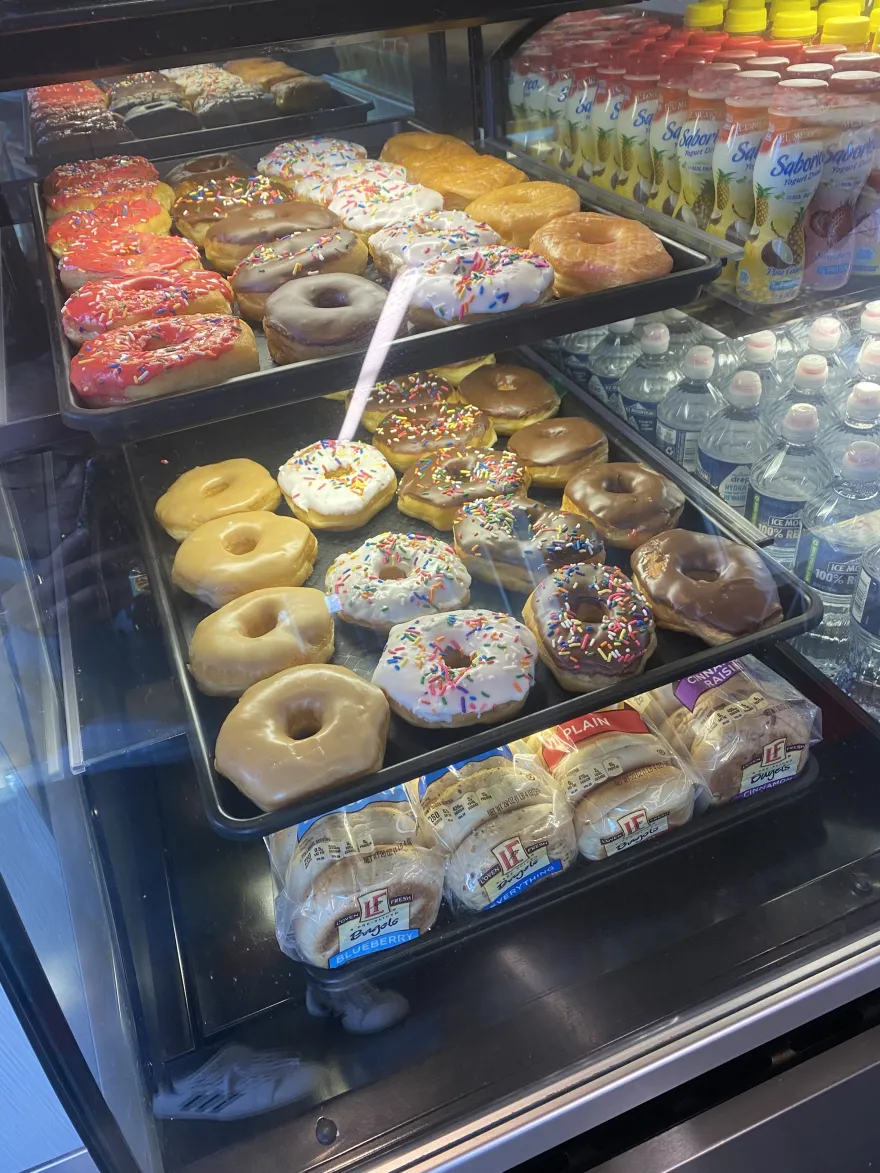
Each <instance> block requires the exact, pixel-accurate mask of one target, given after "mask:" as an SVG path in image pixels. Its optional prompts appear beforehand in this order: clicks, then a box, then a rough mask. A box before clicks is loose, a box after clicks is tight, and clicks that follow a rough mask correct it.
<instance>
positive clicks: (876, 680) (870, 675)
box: [836, 535, 880, 720]
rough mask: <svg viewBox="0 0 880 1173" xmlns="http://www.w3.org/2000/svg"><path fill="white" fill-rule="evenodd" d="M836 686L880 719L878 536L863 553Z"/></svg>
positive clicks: (879, 576) (879, 574) (879, 557)
mask: <svg viewBox="0 0 880 1173" xmlns="http://www.w3.org/2000/svg"><path fill="white" fill-rule="evenodd" d="M836 683H837V685H838V687H840V688H842V689H843V691H844V692H845V693H847V694H848V695H849V696H851V697H852V698H853V700H854V701H857V702H858V704H860V705H861V707H862V708H863V709H867V711H868V712H869V713H871V715H872V716H874V717H876V718H878V720H880V537H878V535H875V537H874V544H873V545H871V546H870V547H869V548H868V550H867V551H866V552H865V556H864V558H863V559H862V564H861V567H860V568H859V575H858V578H857V579H856V588H855V591H854V592H853V597H852V606H851V608H850V620H849V643H848V645H847V651H846V661H845V662H844V664H843V667H842V668H841V669H840V671H839V672H838V674H837V678H836Z"/></svg>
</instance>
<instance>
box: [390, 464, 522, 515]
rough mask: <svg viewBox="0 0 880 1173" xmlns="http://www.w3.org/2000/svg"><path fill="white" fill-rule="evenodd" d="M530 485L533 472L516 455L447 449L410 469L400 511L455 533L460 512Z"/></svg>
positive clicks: (402, 489) (399, 501)
mask: <svg viewBox="0 0 880 1173" xmlns="http://www.w3.org/2000/svg"><path fill="white" fill-rule="evenodd" d="M528 487H529V474H528V472H527V471H526V470H525V469H524V468H523V466H522V465H521V464H520V462H519V461H518V460H517V458H516V457H515V456H514V455H513V453H512V452H496V450H495V449H494V448H462V447H458V448H446V449H444V451H442V452H437V453H435V455H434V456H423V457H422V459H421V460H417V461H416V463H415V464H414V465H412V467H411V468H408V469H407V470H406V472H405V473H404V474H403V476H402V477H401V480H400V492H399V493H398V497H397V508H398V509H399V510H400V512H401V513H406V514H408V516H410V517H417V518H418V519H419V520H420V521H426V522H428V524H429V525H432V526H433V527H434V529H439V530H451V529H452V523H453V522H454V521H455V515H456V513H458V511H459V509H460V508H461V507H462V505H467V504H468V502H469V501H478V500H479V499H480V498H481V497H501V496H504V495H505V494H509V493H523V492H525V490H526V489H527V488H528Z"/></svg>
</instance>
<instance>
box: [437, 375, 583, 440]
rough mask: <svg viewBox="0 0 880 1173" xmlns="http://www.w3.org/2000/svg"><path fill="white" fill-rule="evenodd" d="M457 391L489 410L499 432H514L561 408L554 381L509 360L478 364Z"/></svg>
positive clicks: (549, 415) (478, 405)
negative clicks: (480, 365) (507, 361)
mask: <svg viewBox="0 0 880 1173" xmlns="http://www.w3.org/2000/svg"><path fill="white" fill-rule="evenodd" d="M458 393H459V395H460V397H461V398H462V399H463V400H464V402H465V403H470V404H471V405H472V406H473V407H476V408H479V410H480V411H484V412H485V413H486V415H487V416H488V417H489V418H490V419H491V421H492V423H493V424H494V426H495V431H496V432H497V433H498V435H499V436H511V435H513V434H514V433H515V432H518V431H519V430H520V429H521V428H525V427H527V426H528V425H529V424H534V423H537V422H538V421H539V420H545V419H549V418H550V417H551V416H554V415H556V413H557V412H558V411H559V404H560V399H559V396H558V395H557V394H556V391H555V390H554V389H553V386H552V384H550V383H548V382H547V380H546V379H544V378H542V377H541V376H540V375H539V374H538V372H537V371H532V370H529V368H528V367H515V366H511V365H509V364H507V363H498V364H497V366H490V367H478V368H477V369H476V370H475V371H473V372H472V373H471V374H469V375H468V376H467V377H466V378H464V379H462V381H461V383H460V384H459V387H458Z"/></svg>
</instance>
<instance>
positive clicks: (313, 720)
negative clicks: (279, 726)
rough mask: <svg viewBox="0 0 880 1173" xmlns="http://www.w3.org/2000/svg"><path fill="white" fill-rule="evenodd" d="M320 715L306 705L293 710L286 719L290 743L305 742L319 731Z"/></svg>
mask: <svg viewBox="0 0 880 1173" xmlns="http://www.w3.org/2000/svg"><path fill="white" fill-rule="evenodd" d="M321 725H322V721H321V715H320V713H318V712H317V711H316V710H315V709H313V708H311V707H310V706H308V705H303V706H302V707H300V708H297V709H294V710H293V712H292V713H290V715H289V716H288V718H287V736H288V737H289V738H290V740H291V741H306V740H307V739H308V738H309V737H314V736H315V734H316V733H319V732H320V730H321Z"/></svg>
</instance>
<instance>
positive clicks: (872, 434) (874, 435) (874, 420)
mask: <svg viewBox="0 0 880 1173" xmlns="http://www.w3.org/2000/svg"><path fill="white" fill-rule="evenodd" d="M820 439H821V444H822V451H823V452H824V453H825V455H826V456H827V457H828V459H829V460H830V461H831V467H832V468H833V469H839V468H840V462H841V460H842V459H843V454H844V452H846V450H847V448H848V447H849V446H850V444H852V442H853V440H874V441H875V442H880V385H878V384H877V383H868V382H863V383H856V385H855V386H854V387H853V389H852V391H850V393H849V395H848V397H847V400H846V403H845V405H844V412H843V419H841V420H838V421H837V423H835V424H832V425H831V427H830V428H829V429H828V431H827V432H823V433H822V435H821V438H820Z"/></svg>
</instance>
